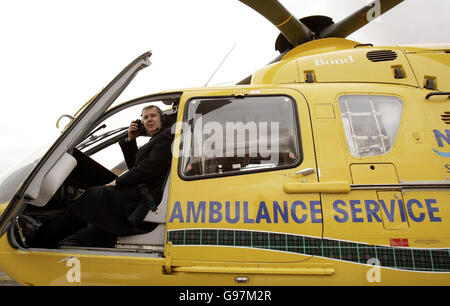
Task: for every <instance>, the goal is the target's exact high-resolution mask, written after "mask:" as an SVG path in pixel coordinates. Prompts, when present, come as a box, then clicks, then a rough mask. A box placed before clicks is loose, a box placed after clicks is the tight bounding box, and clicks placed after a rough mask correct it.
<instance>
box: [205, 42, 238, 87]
mask: <svg viewBox="0 0 450 306" xmlns="http://www.w3.org/2000/svg"><path fill="white" fill-rule="evenodd" d="M234 47H236V43H234V45H233V47H232V48H231V50H230V51H228V53H227V55H225V57H224V58H223V60H222V62H221V63H220V64H219V66H218V67H217V68H216V70H215V71H214V72H213V74H212V75H211V77H210V78H209V79H208V81H207V82H206V83H205V87H206V86H208V84H209V82H210V81H211V79H212V78H213V76H214V75H215V74H216V72H217V71H218V70H219V68H220V66H222V64H223V63H224V62H225V60H226V59H227V57H228V56H229V55H230V53H231V51H233V49H234Z"/></svg>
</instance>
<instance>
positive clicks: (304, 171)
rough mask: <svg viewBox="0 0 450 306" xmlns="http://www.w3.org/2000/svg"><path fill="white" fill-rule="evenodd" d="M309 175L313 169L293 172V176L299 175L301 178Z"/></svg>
mask: <svg viewBox="0 0 450 306" xmlns="http://www.w3.org/2000/svg"><path fill="white" fill-rule="evenodd" d="M311 173H314V168H306V169H302V170H299V171H297V172H295V175H299V174H301V175H303V176H306V175H309V174H311Z"/></svg>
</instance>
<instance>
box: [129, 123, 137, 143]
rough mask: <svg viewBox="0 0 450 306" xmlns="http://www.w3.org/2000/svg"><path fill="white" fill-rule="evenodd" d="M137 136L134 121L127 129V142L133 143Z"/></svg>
mask: <svg viewBox="0 0 450 306" xmlns="http://www.w3.org/2000/svg"><path fill="white" fill-rule="evenodd" d="M138 134H139V128H138V125H137V123H136V122H135V121H131V123H130V127H129V128H128V141H133V140H135V139H136V137H137V136H138Z"/></svg>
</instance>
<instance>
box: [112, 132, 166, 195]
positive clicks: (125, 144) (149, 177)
mask: <svg viewBox="0 0 450 306" xmlns="http://www.w3.org/2000/svg"><path fill="white" fill-rule="evenodd" d="M172 141H173V135H172V134H171V129H170V128H166V129H163V130H161V131H160V132H158V133H157V134H156V135H154V136H153V137H152V138H151V139H150V141H149V142H148V143H147V144H145V145H144V146H142V147H141V148H140V149H139V150H138V148H137V144H136V141H135V140H134V141H126V140H125V141H121V142H120V143H119V144H120V147H121V148H122V152H123V155H124V157H125V162H126V163H127V166H128V171H127V172H125V173H124V174H122V175H121V176H119V177H118V178H117V179H116V185H117V187H119V188H122V187H129V186H136V185H137V184H145V185H147V187H148V189H149V190H150V193H151V194H152V196H153V198H154V199H155V202H156V203H159V202H160V201H161V198H162V187H163V184H164V180H165V178H166V174H167V171H168V170H169V167H170V163H171V161H172V152H171V144H172Z"/></svg>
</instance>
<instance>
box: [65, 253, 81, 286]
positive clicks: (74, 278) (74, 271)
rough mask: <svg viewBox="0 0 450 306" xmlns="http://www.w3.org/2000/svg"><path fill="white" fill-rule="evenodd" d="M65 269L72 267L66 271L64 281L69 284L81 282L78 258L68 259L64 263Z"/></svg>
mask: <svg viewBox="0 0 450 306" xmlns="http://www.w3.org/2000/svg"><path fill="white" fill-rule="evenodd" d="M66 266H67V267H72V268H70V269H69V271H67V274H66V279H67V281H68V282H69V283H79V282H81V264H80V260H79V259H78V258H73V257H71V258H69V259H68V260H67V262H66Z"/></svg>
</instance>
